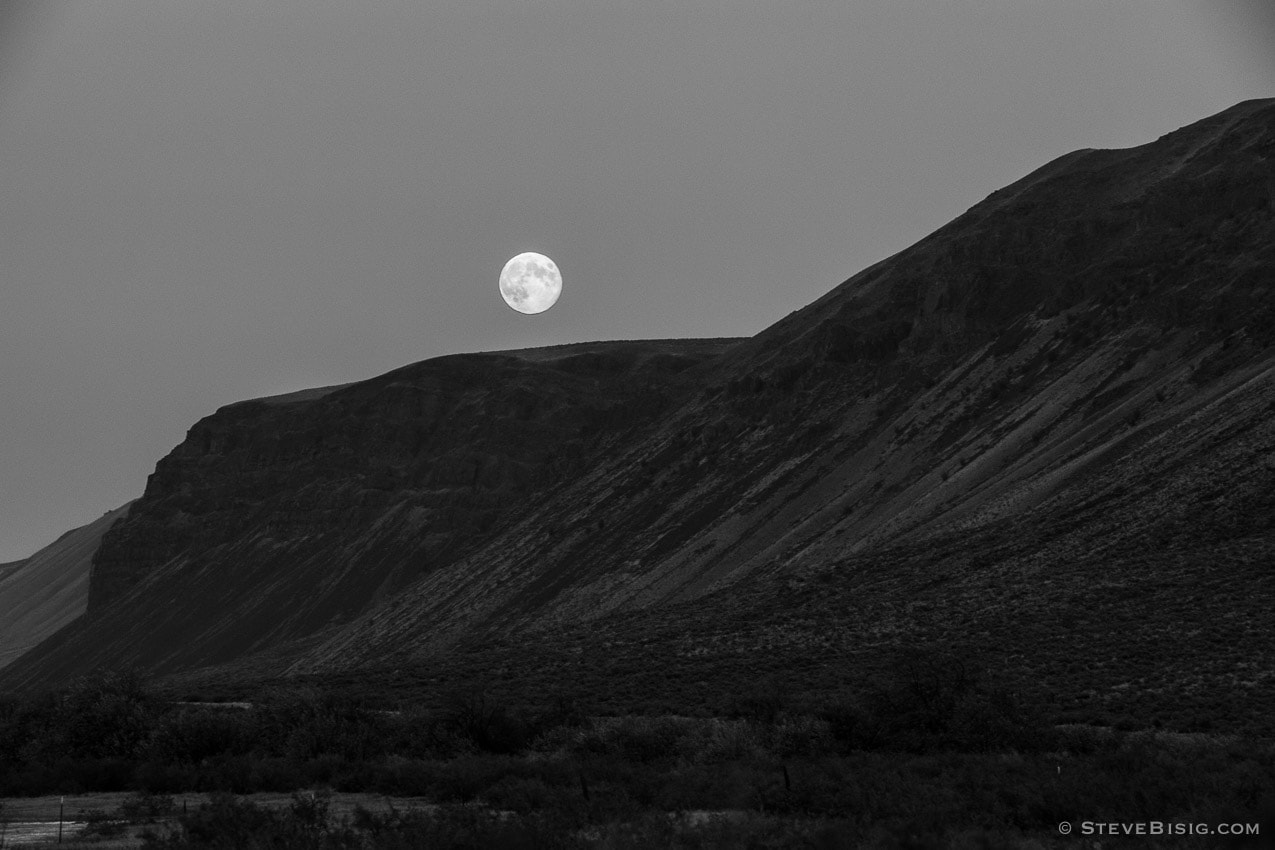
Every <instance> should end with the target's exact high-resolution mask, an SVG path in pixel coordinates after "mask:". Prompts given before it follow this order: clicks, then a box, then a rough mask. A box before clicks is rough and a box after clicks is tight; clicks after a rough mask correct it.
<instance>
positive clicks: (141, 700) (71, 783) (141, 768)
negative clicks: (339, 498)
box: [0, 655, 1275, 848]
mask: <svg viewBox="0 0 1275 850" xmlns="http://www.w3.org/2000/svg"><path fill="white" fill-rule="evenodd" d="M733 709H734V710H733V711H732V712H731V713H730V716H719V717H699V718H690V717H678V716H668V715H665V716H655V717H633V716H629V717H586V716H584V715H583V714H582V713H581V712H580V711H579V710H577V708H576V707H575V706H573V705H569V704H565V703H559V704H556V705H554V704H551V705H540V706H526V707H520V706H512V705H508V704H506V703H504V702H502V701H501V700H500V699H499V698H498V697H496V696H493V694H492V692H490V691H470V692H465V693H459V694H454V695H452V696H451V697H449V698H447V699H445V700H444V701H442V703H441V704H440V706H439V707H435V708H432V709H430V710H424V709H414V708H412V707H408V706H404V707H401V708H400V709H399V710H388V709H386V708H384V707H377V708H372V707H369V706H367V705H363V704H360V703H359V702H358V701H357V700H354V699H351V698H349V697H338V696H334V695H332V694H329V693H324V692H322V691H321V690H318V689H315V688H310V687H276V688H273V689H271V690H269V691H266V692H263V693H261V694H259V695H257V697H256V698H255V699H253V700H252V704H251V706H250V707H247V708H226V707H214V706H208V705H197V704H183V703H180V702H172V701H165V700H160V699H158V698H157V697H155V696H153V695H152V693H151V692H149V691H148V690H147V688H146V687H144V684H143V683H142V682H141V681H140V680H139V679H138V678H137V677H134V676H129V675H108V676H102V677H97V678H94V679H90V680H83V681H81V682H79V683H77V684H76V685H74V686H73V687H71V688H69V689H67V690H64V691H61V692H58V693H53V694H47V695H44V696H41V697H38V698H29V699H23V700H10V701H7V702H5V703H3V704H2V705H0V796H5V797H21V796H35V795H43V794H65V793H86V792H97V791H102V792H105V791H133V792H136V794H135V797H134V798H132V799H131V800H130V802H129V803H128V804H127V805H128V807H130V808H129V810H128V811H123V808H124V807H121V811H119V812H116V813H99V814H98V815H96V816H95V819H94V822H93V823H92V824H91V826H90V830H89V833H90V835H92V834H99V835H109V833H110V831H111V830H112V829H116V828H118V824H119V823H120V822H122V821H131V822H134V823H136V822H138V821H139V819H141V820H145V819H147V818H154V817H160V818H167V824H168V825H167V826H165V827H164V828H157V829H155V830H153V831H151V832H150V834H149V837H147V838H146V839H145V840H146V842H147V844H149V845H151V846H157V847H227V848H230V847H236V848H237V847H245V848H250V847H306V848H309V847H313V848H328V847H333V848H336V847H342V848H344V847H390V848H393V847H404V848H407V847H475V848H477V847H592V846H607V847H663V846H685V847H774V846H785V847H787V846H809V847H858V846H866V847H904V846H908V847H931V846H935V847H937V846H968V847H1002V846H1003V847H1016V846H1022V844H1023V842H1024V841H1036V842H1038V844H1037V845H1036V846H1074V844H1070V843H1068V841H1067V840H1064V839H1063V838H1062V837H1061V836H1059V834H1058V824H1059V823H1060V822H1063V821H1068V822H1073V823H1079V822H1081V821H1094V822H1136V821H1161V822H1169V821H1180V822H1190V823H1221V822H1227V823H1230V822H1237V821H1240V822H1255V821H1257V820H1258V819H1259V816H1260V813H1261V812H1263V811H1269V810H1270V809H1271V803H1272V802H1273V800H1272V798H1271V797H1270V796H1269V795H1270V793H1271V791H1272V789H1275V748H1273V747H1272V744H1271V743H1270V742H1268V741H1258V740H1240V739H1237V738H1218V737H1209V736H1204V735H1174V734H1168V733H1158V732H1154V731H1148V732H1125V731H1119V730H1114V729H1104V728H1100V727H1076V726H1055V725H1053V723H1052V721H1051V718H1049V717H1047V716H1046V715H1045V714H1044V713H1043V712H1042V711H1041V710H1040V709H1039V708H1038V707H1035V706H1032V705H1030V704H1028V703H1026V702H1025V701H1023V700H1022V699H1021V698H1019V697H1016V696H1015V695H1014V694H1013V693H1012V692H1010V691H1008V690H1006V689H1004V688H1001V687H998V686H997V685H996V684H995V683H993V682H990V681H988V680H987V679H986V677H985V676H982V675H979V674H978V673H977V672H976V671H971V670H969V669H967V668H966V667H965V666H964V665H962V664H960V663H958V662H956V661H954V660H953V659H951V658H950V657H945V656H942V655H929V656H917V657H912V658H909V659H905V660H904V662H903V663H901V664H900V665H899V666H898V667H897V668H896V673H895V674H894V675H893V676H892V677H891V678H890V679H888V680H883V681H878V682H875V683H872V684H871V685H870V686H867V687H865V688H863V689H862V690H861V691H860V692H859V693H858V694H856V695H853V696H849V695H848V696H846V697H845V698H842V699H837V700H831V701H825V702H824V703H822V704H818V705H802V704H800V703H799V701H798V700H796V699H795V698H793V697H791V696H788V695H785V694H783V693H781V692H780V691H779V690H778V689H777V688H776V687H775V686H774V685H773V684H768V683H765V682H763V683H759V684H758V685H757V686H756V687H755V688H754V689H753V691H752V692H751V693H750V694H748V695H746V696H744V697H741V698H739V699H737V700H735V701H734V706H733ZM299 789H315V790H313V791H312V792H308V793H297V794H294V796H293V798H292V804H291V805H290V806H284V807H273V808H272V807H265V806H261V805H257V804H254V803H252V802H249V801H244V800H241V799H239V798H237V797H236V796H235V795H243V794H248V793H252V792H261V791H273V792H294V791H298V790H299ZM327 789H331V790H335V791H339V792H366V793H373V794H379V795H385V796H386V797H416V798H423V799H424V800H427V801H429V805H428V806H416V807H412V808H404V809H402V810H398V809H395V808H394V807H392V806H391V807H389V809H388V810H377V811H371V810H367V809H362V808H360V809H355V810H354V811H353V812H352V813H351V814H343V815H340V816H338V815H336V814H334V813H332V812H331V811H330V810H329V806H328V799H329V798H328V796H327ZM191 792H203V793H209V794H212V795H213V796H212V798H211V799H210V802H208V803H207V804H205V805H203V806H200V807H198V808H192V809H191V810H189V811H187V812H185V813H184V814H182V815H177V814H176V813H175V812H173V811H172V805H171V799H168V796H167V795H172V794H179V793H191ZM1272 828H1275V827H1273V826H1271V825H1264V831H1266V830H1269V829H1272ZM1073 838H1074V837H1073ZM1268 838H1269V836H1263V837H1262V839H1263V840H1267V839H1268ZM81 840H84V839H81ZM1215 842H1216V839H1200V838H1198V837H1186V838H1171V839H1160V840H1159V841H1158V842H1157V841H1156V840H1150V839H1147V840H1144V841H1143V842H1141V846H1200V847H1208V846H1216V843H1215Z"/></svg>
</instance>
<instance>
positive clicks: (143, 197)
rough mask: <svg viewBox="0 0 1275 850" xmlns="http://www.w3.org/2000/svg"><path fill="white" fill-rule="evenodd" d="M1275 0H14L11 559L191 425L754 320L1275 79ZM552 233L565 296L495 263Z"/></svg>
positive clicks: (740, 329) (1, 129) (6, 494)
mask: <svg viewBox="0 0 1275 850" xmlns="http://www.w3.org/2000/svg"><path fill="white" fill-rule="evenodd" d="M1273 10H1275V4H1271V3H1270V2H1269V0H1066V2H1058V0H812V2H805V1H804V0H784V1H783V2H780V0H768V2H755V1H754V0H430V2H421V0H410V2H390V1H389V0H377V2H361V3H351V2H349V0H291V2H282V0H217V2H215V3H210V2H196V0H79V2H76V0H59V2H56V3H54V2H48V0H0V299H2V300H0V391H2V393H3V395H2V397H0V398H2V404H0V435H3V452H2V453H0V561H6V560H11V559H16V558H20V557H24V556H26V555H28V554H30V553H31V552H33V551H34V550H36V549H37V548H39V547H40V546H43V545H45V544H47V543H49V542H51V541H52V540H53V539H54V538H55V537H56V536H57V535H58V534H60V533H61V532H63V531H65V530H67V529H68V528H71V527H73V526H76V525H80V524H83V523H85V522H88V521H90V520H92V519H94V518H95V517H97V516H98V515H100V514H101V513H102V512H104V511H106V510H108V509H110V508H113V507H116V506H117V505H119V504H121V503H123V502H125V501H127V500H128V499H130V498H132V497H134V496H136V495H138V494H140V492H141V490H142V488H143V486H144V484H145V480H146V476H147V475H148V474H149V473H150V471H151V470H152V469H153V468H154V464H155V461H156V460H157V459H158V458H160V457H161V456H163V455H164V454H166V453H167V452H168V451H169V450H170V449H171V448H172V447H173V446H174V445H175V444H177V443H178V442H180V440H181V439H182V437H183V435H184V434H185V432H186V430H187V429H188V428H189V427H190V425H191V424H193V423H194V422H195V420H197V419H198V418H200V417H202V416H205V415H207V414H209V413H211V412H212V411H213V410H215V409H216V408H217V407H219V406H221V405H223V404H227V403H230V402H233V401H237V400H240V399H244V398H251V397H254V396H260V395H267V394H273V393H280V392H286V391H289V390H294V389H299V388H302V387H308V386H318V385H325V384H334V383H343V382H347V381H353V380H358V379H361V378H367V377H371V376H373V375H376V374H379V373H381V372H384V371H387V370H389V369H392V368H395V367H397V366H401V365H403V364H406V363H410V362H414V361H417V360H421V359H424V358H428V357H433V356H436V355H441V354H447V353H453V352H460V351H475V350H492V349H502V348H516V347H523V346H531V345H548V344H554V343H562V342H574V341H582V340H597V339H621V338H634V337H683V336H734V335H749V334H754V333H756V332H757V331H759V330H761V329H762V328H764V327H766V326H767V325H769V324H771V323H772V322H774V321H776V320H778V319H780V318H782V317H783V316H784V315H785V314H787V313H788V312H790V311H792V310H795V309H797V308H799V307H801V306H803V305H805V304H807V303H809V302H810V301H812V300H814V299H815V298H817V297H818V296H819V295H821V294H822V293H824V292H826V291H827V290H828V289H830V288H831V287H833V286H835V285H836V284H837V283H839V282H840V281H842V280H844V279H846V278H847V277H849V276H851V275H852V274H854V273H855V272H857V271H858V270H860V269H862V268H863V267H865V266H867V265H869V264H871V263H873V262H876V261H877V260H880V259H882V258H883V257H886V256H888V255H890V254H892V253H894V252H896V251H898V250H900V249H902V248H904V247H906V246H908V245H909V244H911V243H912V242H914V241H916V240H917V239H919V238H920V237H922V236H924V235H925V234H926V233H928V232H930V231H931V230H933V229H935V228H937V227H939V226H940V225H942V224H944V223H945V222H947V221H948V220H950V219H951V218H953V217H955V216H956V215H959V214H960V213H961V212H963V211H964V210H966V209H967V208H969V207H970V206H972V205H973V204H975V203H977V202H978V201H980V200H981V199H982V198H984V197H985V196H986V195H987V194H988V193H990V192H991V191H993V190H994V189H996V188H998V187H1000V186H1003V185H1005V184H1006V183H1009V182H1011V181H1013V180H1015V179H1017V178H1018V177H1020V176H1022V175H1023V174H1025V173H1026V172H1028V171H1030V170H1032V169H1034V168H1036V167H1037V166H1039V165H1042V164H1043V163H1045V162H1046V161H1047V160H1049V159H1052V158H1053V157H1056V156H1058V155H1060V154H1063V153H1065V152H1067V151H1069V150H1073V149H1076V148H1082V147H1124V146H1129V145H1134V144H1140V143H1143V142H1146V141H1150V140H1152V139H1154V138H1156V137H1158V136H1160V135H1163V134H1164V133H1166V132H1169V131H1171V130H1173V129H1176V128H1177V127H1179V126H1182V125H1184V124H1187V123H1190V122H1191V121H1194V120H1196V119H1199V118H1202V117H1205V116H1207V115H1209V114H1212V113H1214V112H1218V111H1220V110H1222V109H1224V108H1226V107H1228V106H1231V105H1233V104H1234V103H1236V102H1238V101H1240V100H1244V99H1247V98H1252V97H1268V96H1271V95H1272V94H1275V61H1273V60H1272V54H1273V53H1275V51H1273V50H1272V48H1271V45H1272V44H1275V11H1273ZM527 250H535V251H540V252H542V253H545V254H548V255H549V256H550V257H552V258H553V259H554V260H555V261H556V262H557V263H558V265H559V266H560V268H561V269H562V272H563V278H564V289H563V295H562V299H561V301H559V303H558V305H557V306H555V307H554V308H553V309H552V310H550V311H549V312H547V313H545V314H543V315H540V316H523V315H520V314H517V313H514V312H513V311H511V310H509V309H507V308H506V307H505V306H504V305H503V303H502V302H501V300H500V297H499V294H498V292H497V288H496V279H497V276H498V274H499V272H500V269H501V267H502V266H503V264H504V262H505V261H506V260H507V259H509V258H510V257H511V256H513V255H514V254H517V253H520V252H522V251H527Z"/></svg>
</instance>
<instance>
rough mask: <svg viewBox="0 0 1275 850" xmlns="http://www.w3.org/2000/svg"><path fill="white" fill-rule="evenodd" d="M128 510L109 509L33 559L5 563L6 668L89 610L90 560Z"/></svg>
mask: <svg viewBox="0 0 1275 850" xmlns="http://www.w3.org/2000/svg"><path fill="white" fill-rule="evenodd" d="M127 513H128V505H124V506H123V507H121V508H116V509H115V510H113V511H107V512H106V513H105V514H103V515H102V516H100V517H98V518H97V519H95V520H94V521H93V522H91V523H89V524H88V525H86V526H83V527H81V528H77V529H75V530H73V531H68V532H67V533H66V534H63V535H62V536H61V537H59V538H58V539H57V540H56V541H54V542H53V543H51V544H50V545H48V546H45V547H44V548H43V549H41V550H40V551H39V552H36V553H35V554H34V555H32V556H31V557H30V558H26V559H24V560H21V561H15V562H13V563H9V564H0V667H3V666H5V665H6V664H8V663H9V662H10V661H13V660H14V659H15V658H17V657H18V656H19V655H21V654H22V653H24V652H26V651H27V650H28V649H30V648H31V647H33V646H35V645H36V644H38V643H39V642H40V641H42V640H44V639H45V638H46V637H48V636H49V635H51V634H53V633H54V632H56V631H57V630H58V629H60V628H62V627H63V626H65V625H66V624H67V623H69V622H71V621H72V620H74V619H75V618H76V617H78V616H80V615H81V614H83V613H84V610H85V608H86V607H87V606H88V600H89V562H90V561H91V560H92V558H93V553H94V552H96V551H97V547H98V544H99V543H100V542H101V540H102V535H103V534H105V533H106V530H107V529H108V528H110V527H111V525H113V524H114V523H115V521H116V520H117V519H119V518H120V517H122V516H124V515H125V514H127Z"/></svg>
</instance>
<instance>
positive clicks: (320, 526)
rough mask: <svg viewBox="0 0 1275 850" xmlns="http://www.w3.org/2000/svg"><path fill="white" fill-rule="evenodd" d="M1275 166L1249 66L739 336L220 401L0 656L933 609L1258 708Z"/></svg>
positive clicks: (494, 671)
mask: <svg viewBox="0 0 1275 850" xmlns="http://www.w3.org/2000/svg"><path fill="white" fill-rule="evenodd" d="M1273 199H1275V101H1272V100H1265V101H1251V102H1247V103H1244V104H1240V105H1238V106H1236V107H1234V108H1232V109H1230V110H1227V111H1226V112H1224V113H1221V114H1220V115H1217V116H1214V117H1212V118H1209V119H1206V120H1204V121H1201V122H1198V123H1196V124H1193V125H1191V126H1189V127H1186V128H1183V129H1182V130H1179V131H1176V132H1174V133H1171V134H1169V135H1167V136H1165V137H1163V138H1161V139H1159V140H1157V141H1155V142H1153V143H1151V144H1148V145H1144V146H1142V147H1138V148H1132V149H1128V150H1117V151H1107V150H1088V151H1079V152H1076V153H1073V154H1069V155H1067V156H1064V157H1062V158H1060V159H1058V160H1056V161H1055V162H1053V163H1050V164H1049V165H1046V166H1045V167H1043V168H1041V169H1039V170H1038V171H1036V172H1034V173H1033V174H1031V175H1028V176H1027V177H1025V178H1023V179H1022V180H1020V181H1018V182H1017V183H1015V184H1013V185H1011V186H1009V187H1007V188H1005V189H1003V190H1000V191H998V192H995V193H993V194H992V195H991V196H990V197H988V198H987V199H986V200H984V201H983V202H982V203H980V204H978V205H976V206H975V207H973V208H972V209H971V210H970V211H969V212H967V213H966V214H965V215H963V216H961V217H959V218H958V219H956V220H955V221H953V222H952V223H950V224H949V225H947V226H945V227H944V228H942V229H940V230H939V231H937V232H936V233H934V234H932V235H931V236H929V237H927V238H926V239H924V240H922V241H921V242H919V243H917V244H916V245H915V246H913V247H911V248H909V249H907V250H905V251H903V252H901V253H900V254H898V255H896V256H894V257H891V258H889V259H887V260H885V261H883V262H881V263H878V264H876V265H875V266H873V267H871V268H869V269H867V270H865V271H863V272H862V273H860V274H858V275H856V276H855V277H853V278H851V279H850V280H848V281H846V282H845V283H843V284H842V285H840V286H839V287H837V288H836V289H834V290H832V291H831V292H829V293H828V294H827V295H825V296H824V297H823V298H821V299H819V300H818V301H816V302H815V303H813V304H811V305H809V306H808V307H806V308H804V309H802V310H800V311H797V312H795V313H793V314H791V315H790V316H788V317H787V318H785V319H784V320H782V321H781V322H779V323H777V324H776V325H774V326H772V327H771V328H768V329H767V330H765V331H763V332H762V333H760V334H758V335H757V336H756V337H753V338H751V339H749V340H744V341H734V340H724V341H689V340H686V341H678V340H670V341H663V342H627V343H594V344H587V345H583V346H578V347H570V346H568V347H561V348H558V349H546V350H539V351H524V352H504V353H493V354H475V355H456V356H452V357H445V358H438V359H435V360H430V361H426V362H424V363H419V364H415V365H413V366H408V367H404V368H403V369H399V370H396V371H395V372H391V373H389V374H387V375H383V376H381V377H379V378H374V379H372V380H369V381H364V382H361V383H357V384H353V385H349V386H347V387H344V388H339V389H336V390H333V391H331V392H329V393H327V394H322V395H314V394H311V395H308V396H301V397H299V398H297V399H296V400H292V401H285V402H281V403H275V404H267V403H264V402H245V403H242V404H239V405H232V406H230V407H227V408H223V409H222V410H220V411H218V412H217V413H216V414H214V415H213V416H211V417H209V418H207V419H205V420H203V421H201V422H200V423H198V424H196V426H195V427H194V428H192V429H191V431H190V433H189V434H188V435H187V438H186V440H185V441H184V442H183V443H182V444H181V445H180V446H178V447H177V448H176V449H174V451H173V452H172V453H171V454H170V455H169V456H168V457H166V458H164V459H163V460H162V461H160V463H159V464H158V466H157V468H156V471H155V473H154V475H152V477H151V479H150V481H149V482H148V485H147V488H146V493H145V494H144V496H143V497H142V499H141V500H139V502H138V503H137V505H136V506H135V508H134V510H133V511H132V512H131V513H130V515H129V518H128V519H127V521H126V522H123V523H120V524H119V525H118V526H117V527H115V528H114V529H112V531H111V532H110V533H109V534H108V535H107V536H106V537H105V538H104V540H103V543H102V547H101V549H100V550H99V552H98V553H97V555H96V557H95V561H94V564H95V566H94V575H93V584H92V589H91V594H90V613H89V616H88V617H86V618H83V619H82V620H81V621H78V622H77V623H76V624H74V625H72V626H71V627H70V628H68V629H65V630H63V631H62V632H61V633H60V634H59V635H57V636H56V637H55V638H54V639H53V640H51V641H49V642H47V643H45V644H44V645H43V646H41V647H39V648H38V649H37V650H36V651H35V652H32V653H30V654H29V655H28V656H26V657H24V658H23V659H21V660H20V661H19V662H18V663H16V664H14V665H12V666H11V668H10V669H8V670H6V671H5V672H4V673H3V674H0V687H4V688H15V689H16V688H32V687H39V686H43V685H46V684H49V683H52V682H56V681H59V680H61V679H64V678H65V677H67V676H70V675H74V674H76V673H79V672H82V671H84V670H87V669H89V668H91V667H93V666H96V665H119V664H125V663H132V662H139V663H141V664H142V665H143V666H144V667H145V668H147V669H149V670H151V671H153V672H155V673H157V674H162V675H167V676H169V677H170V680H171V681H175V682H182V683H184V685H186V686H190V687H196V686H199V684H200V683H205V684H207V683H220V684H221V685H226V684H228V683H234V682H242V681H245V680H247V679H257V678H270V677H274V676H279V675H285V674H286V675H299V674H310V675H321V676H325V677H329V678H332V677H336V678H340V677H342V676H347V677H348V676H352V675H358V676H362V677H364V678H368V679H371V678H376V679H378V681H385V682H387V683H399V685H402V686H403V687H409V686H410V687H413V688H417V689H418V690H420V689H424V690H426V691H428V690H429V689H430V688H437V687H443V686H444V684H445V682H446V681H449V680H455V679H457V678H464V677H467V676H479V677H483V676H488V677H490V676H497V677H499V678H501V679H503V680H507V681H515V680H517V681H524V682H525V683H526V684H527V685H528V686H529V687H530V686H543V687H562V688H567V689H571V688H581V687H587V688H588V689H592V690H593V691H594V692H598V691H600V690H605V691H607V692H608V693H618V694H619V695H620V696H623V694H626V693H631V694H632V696H633V699H645V698H650V697H651V696H652V695H659V694H665V695H668V696H669V698H670V699H690V700H696V699H700V698H703V697H704V696H705V695H706V694H707V692H709V691H713V690H717V689H720V688H721V687H724V686H725V685H724V684H723V683H724V682H729V681H730V680H732V677H733V679H735V680H739V679H747V678H750V677H755V674H756V673H757V672H759V671H762V670H772V671H774V672H776V673H777V674H779V675H786V676H789V677H791V678H792V679H793V680H794V682H795V683H796V684H795V686H796V687H801V688H808V689H819V688H835V687H838V686H839V685H840V683H841V682H842V681H843V680H845V679H846V678H847V677H849V678H853V676H854V675H855V674H856V671H859V670H862V669H866V668H868V667H871V666H872V665H873V664H880V663H884V659H888V658H889V656H890V653H891V652H893V651H895V650H897V649H898V648H899V647H900V646H901V645H907V644H914V643H917V642H927V641H934V642H943V643H947V644H953V643H956V644H960V645H962V646H966V647H969V649H970V651H971V652H977V653H979V654H980V655H982V656H984V657H986V658H987V659H988V660H989V663H991V664H992V665H993V666H994V667H996V668H997V669H1000V670H1003V671H1004V672H1005V673H1006V674H1007V675H1010V676H1012V677H1014V678H1016V679H1017V680H1019V681H1021V682H1023V683H1025V686H1028V685H1029V686H1030V687H1032V688H1034V689H1037V690H1038V691H1039V692H1040V693H1041V694H1042V695H1043V696H1046V697H1048V698H1051V699H1053V700H1054V702H1055V704H1056V705H1057V706H1058V711H1059V712H1060V716H1065V717H1070V718H1073V719H1085V720H1093V719H1101V718H1103V717H1107V716H1111V715H1112V714H1121V713H1123V714H1133V715H1136V716H1139V717H1142V718H1146V717H1149V716H1161V717H1162V718H1163V719H1165V720H1166V721H1168V722H1170V723H1172V724H1175V725H1178V726H1182V727H1192V728H1193V727H1194V725H1198V724H1200V723H1203V722H1205V721H1206V720H1208V719H1210V718H1219V717H1222V716H1223V715H1225V717H1224V720H1225V722H1227V723H1230V724H1232V725H1246V724H1249V725H1251V724H1260V723H1266V722H1269V721H1266V720H1262V719H1261V718H1259V717H1257V712H1255V711H1253V710H1251V709H1250V708H1248V707H1250V706H1256V705H1262V704H1269V703H1270V701H1271V698H1272V697H1275V676H1273V675H1272V674H1271V670H1272V669H1275V664H1273V663H1272V661H1273V659H1272V658H1271V647H1272V646H1275V643H1273V642H1272V640H1271V638H1272V637H1275V634H1273V632H1275V626H1272V624H1271V621H1270V617H1269V610H1270V606H1271V602H1272V600H1273V599H1275V573H1272V570H1271V564H1273V563H1275V536H1273V534H1272V517H1275V496H1272V494H1273V493H1275V487H1273V486H1272V485H1273V484H1275V417H1272V416H1271V411H1272V410H1275V350H1272V348H1271V343H1272V341H1275V300H1273V299H1272V285H1273V284H1275V200H1273ZM533 650H534V651H533ZM356 671H357V672H356ZM403 683H407V684H403ZM1222 699H1227V700H1229V701H1230V702H1229V705H1230V706H1231V708H1228V709H1227V710H1226V711H1225V712H1221V711H1220V710H1219V709H1217V703H1218V701H1219V700H1222Z"/></svg>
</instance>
